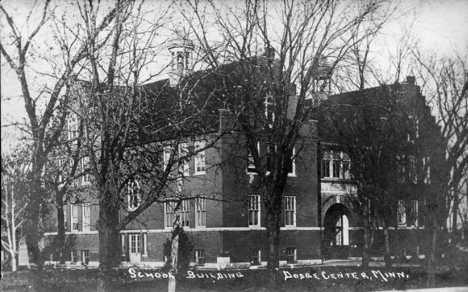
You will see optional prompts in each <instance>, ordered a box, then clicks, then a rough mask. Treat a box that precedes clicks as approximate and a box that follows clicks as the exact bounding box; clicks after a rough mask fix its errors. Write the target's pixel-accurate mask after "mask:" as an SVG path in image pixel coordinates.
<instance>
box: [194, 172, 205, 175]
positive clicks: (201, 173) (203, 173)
mask: <svg viewBox="0 0 468 292" xmlns="http://www.w3.org/2000/svg"><path fill="white" fill-rule="evenodd" d="M205 174H206V171H200V172H195V173H194V174H193V175H205Z"/></svg>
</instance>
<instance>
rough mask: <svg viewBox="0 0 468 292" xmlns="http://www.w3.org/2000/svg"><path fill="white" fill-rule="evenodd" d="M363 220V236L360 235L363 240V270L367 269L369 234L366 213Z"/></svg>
mask: <svg viewBox="0 0 468 292" xmlns="http://www.w3.org/2000/svg"><path fill="white" fill-rule="evenodd" d="M364 217H365V218H364V220H363V234H362V239H363V246H362V263H361V265H362V267H363V268H368V267H369V259H370V256H369V239H370V238H369V237H370V236H369V235H370V234H369V233H370V230H369V229H370V224H369V220H368V218H367V212H366V214H365V215H364Z"/></svg>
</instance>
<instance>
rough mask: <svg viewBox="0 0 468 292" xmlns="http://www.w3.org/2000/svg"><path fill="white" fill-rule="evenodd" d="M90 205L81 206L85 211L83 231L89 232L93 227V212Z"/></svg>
mask: <svg viewBox="0 0 468 292" xmlns="http://www.w3.org/2000/svg"><path fill="white" fill-rule="evenodd" d="M90 208H91V207H90V205H89V204H86V203H83V204H81V210H82V211H83V212H82V213H83V219H82V222H83V231H89V230H90V227H91V212H90Z"/></svg>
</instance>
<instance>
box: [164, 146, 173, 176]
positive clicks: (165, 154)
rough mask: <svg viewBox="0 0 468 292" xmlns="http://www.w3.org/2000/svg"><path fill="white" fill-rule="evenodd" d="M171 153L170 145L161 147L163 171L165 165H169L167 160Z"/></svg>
mask: <svg viewBox="0 0 468 292" xmlns="http://www.w3.org/2000/svg"><path fill="white" fill-rule="evenodd" d="M171 155H172V147H171V146H164V147H163V171H166V168H167V166H168V165H169V161H170V159H171Z"/></svg>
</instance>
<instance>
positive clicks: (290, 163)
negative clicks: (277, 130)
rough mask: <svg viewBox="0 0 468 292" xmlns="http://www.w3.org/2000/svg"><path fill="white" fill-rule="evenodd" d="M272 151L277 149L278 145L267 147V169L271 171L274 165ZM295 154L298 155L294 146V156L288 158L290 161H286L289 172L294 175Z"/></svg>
mask: <svg viewBox="0 0 468 292" xmlns="http://www.w3.org/2000/svg"><path fill="white" fill-rule="evenodd" d="M271 151H276V145H275V147H267V171H268V172H271V170H272V169H273V167H274V165H273V163H274V162H273V153H272V152H271ZM295 155H296V149H295V148H293V151H292V157H290V159H288V161H287V162H286V166H285V167H286V170H287V172H288V174H289V175H293V176H294V175H295V172H296V166H295Z"/></svg>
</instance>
